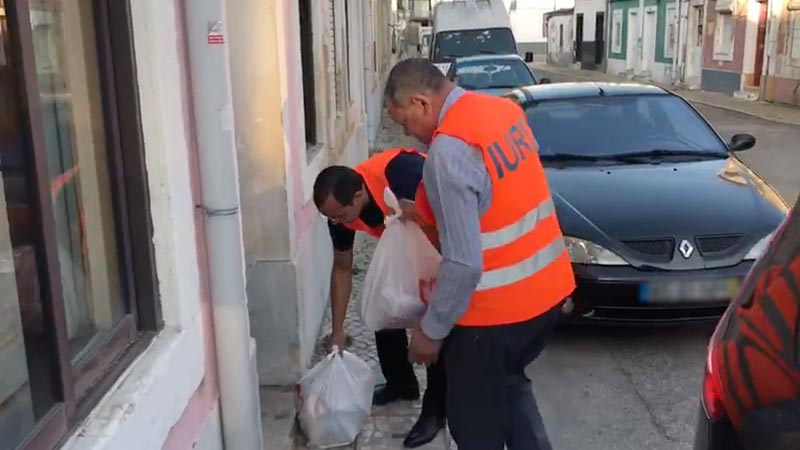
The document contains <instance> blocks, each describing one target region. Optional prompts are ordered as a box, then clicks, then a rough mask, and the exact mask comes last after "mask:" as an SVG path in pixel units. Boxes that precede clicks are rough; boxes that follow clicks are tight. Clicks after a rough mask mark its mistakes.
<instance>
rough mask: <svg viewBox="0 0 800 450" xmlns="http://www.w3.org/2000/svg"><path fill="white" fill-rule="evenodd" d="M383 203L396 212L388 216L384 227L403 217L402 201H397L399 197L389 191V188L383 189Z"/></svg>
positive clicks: (384, 221)
mask: <svg viewBox="0 0 800 450" xmlns="http://www.w3.org/2000/svg"><path fill="white" fill-rule="evenodd" d="M383 201H384V202H386V206H388V207H389V208H392V209H393V210H394V214H392V215H391V216H390V215H387V216H386V217H385V218H384V220H383V224H384V225H389V224H390V223H392V222H394V221H395V220H397V219H399V218H400V216H402V215H403V209H402V208H400V201H399V200H397V196H396V195H394V192H392V190H391V189H389V186H386V187H385V188H383Z"/></svg>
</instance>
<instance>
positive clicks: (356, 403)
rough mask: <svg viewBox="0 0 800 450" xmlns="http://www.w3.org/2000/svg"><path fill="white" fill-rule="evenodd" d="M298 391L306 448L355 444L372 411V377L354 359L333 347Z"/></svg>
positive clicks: (369, 370) (302, 379)
mask: <svg viewBox="0 0 800 450" xmlns="http://www.w3.org/2000/svg"><path fill="white" fill-rule="evenodd" d="M298 388H299V390H298V397H299V400H300V405H299V414H298V418H299V421H300V426H301V427H302V429H303V432H304V433H305V435H306V437H307V438H308V444H309V445H310V446H311V447H316V448H331V447H340V446H343V445H348V444H351V443H352V442H354V441H355V440H356V438H357V437H358V434H359V433H361V429H362V427H363V426H364V421H365V420H366V418H367V417H368V416H369V414H370V411H371V410H372V395H373V392H374V389H375V373H374V372H373V370H372V368H371V367H369V365H367V363H366V362H364V361H363V360H361V359H360V358H359V357H358V356H356V355H354V354H353V353H350V352H348V351H344V352H340V351H339V349H338V348H336V347H334V348H333V351H332V352H331V353H330V354H329V355H328V356H327V357H325V359H323V360H322V361H320V362H318V363H317V364H316V365H314V367H312V368H311V370H309V371H308V373H306V374H305V376H303V378H301V379H300V383H299V385H298Z"/></svg>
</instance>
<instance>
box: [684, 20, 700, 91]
mask: <svg viewBox="0 0 800 450" xmlns="http://www.w3.org/2000/svg"><path fill="white" fill-rule="evenodd" d="M690 8H691V11H690V12H689V23H688V27H687V33H686V38H687V45H686V71H685V73H684V79H685V81H686V83H687V84H689V85H690V86H699V85H700V75H701V73H702V72H703V29H704V25H705V9H704V5H703V4H699V5H698V4H693V5H692V6H691V7H690Z"/></svg>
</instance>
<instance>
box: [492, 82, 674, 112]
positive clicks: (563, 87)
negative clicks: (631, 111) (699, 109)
mask: <svg viewBox="0 0 800 450" xmlns="http://www.w3.org/2000/svg"><path fill="white" fill-rule="evenodd" d="M623 95H671V94H670V92H669V91H667V90H665V89H663V88H660V87H658V86H653V85H649V84H640V83H611V82H598V81H581V82H570V83H548V84H537V85H532V86H524V87H521V88H517V89H514V90H513V91H511V92H509V93H508V94H506V95H505V97H507V98H510V99H512V100H515V101H516V102H517V103H519V104H520V105H521V106H525V105H528V104H531V103H536V102H540V101H545V100H565V99H578V98H590V97H611V96H623Z"/></svg>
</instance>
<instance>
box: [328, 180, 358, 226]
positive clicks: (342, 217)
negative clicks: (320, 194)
mask: <svg viewBox="0 0 800 450" xmlns="http://www.w3.org/2000/svg"><path fill="white" fill-rule="evenodd" d="M366 199H367V196H366V192H365V191H364V189H363V188H362V189H361V190H360V191H358V192H356V195H355V196H354V197H353V202H352V203H351V204H349V205H343V204H341V203H339V201H338V200H336V198H334V196H333V195H329V196H328V198H327V199H326V200H325V203H323V204H322V206H321V207H320V208H319V212H320V213H322V215H323V216H325V217H327V218H328V219H330V221H331V222H333V223H336V224H339V223H350V222H352V221H354V220H356V219H358V216H359V215H360V214H361V210H362V209H364V205H365V203H366Z"/></svg>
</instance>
